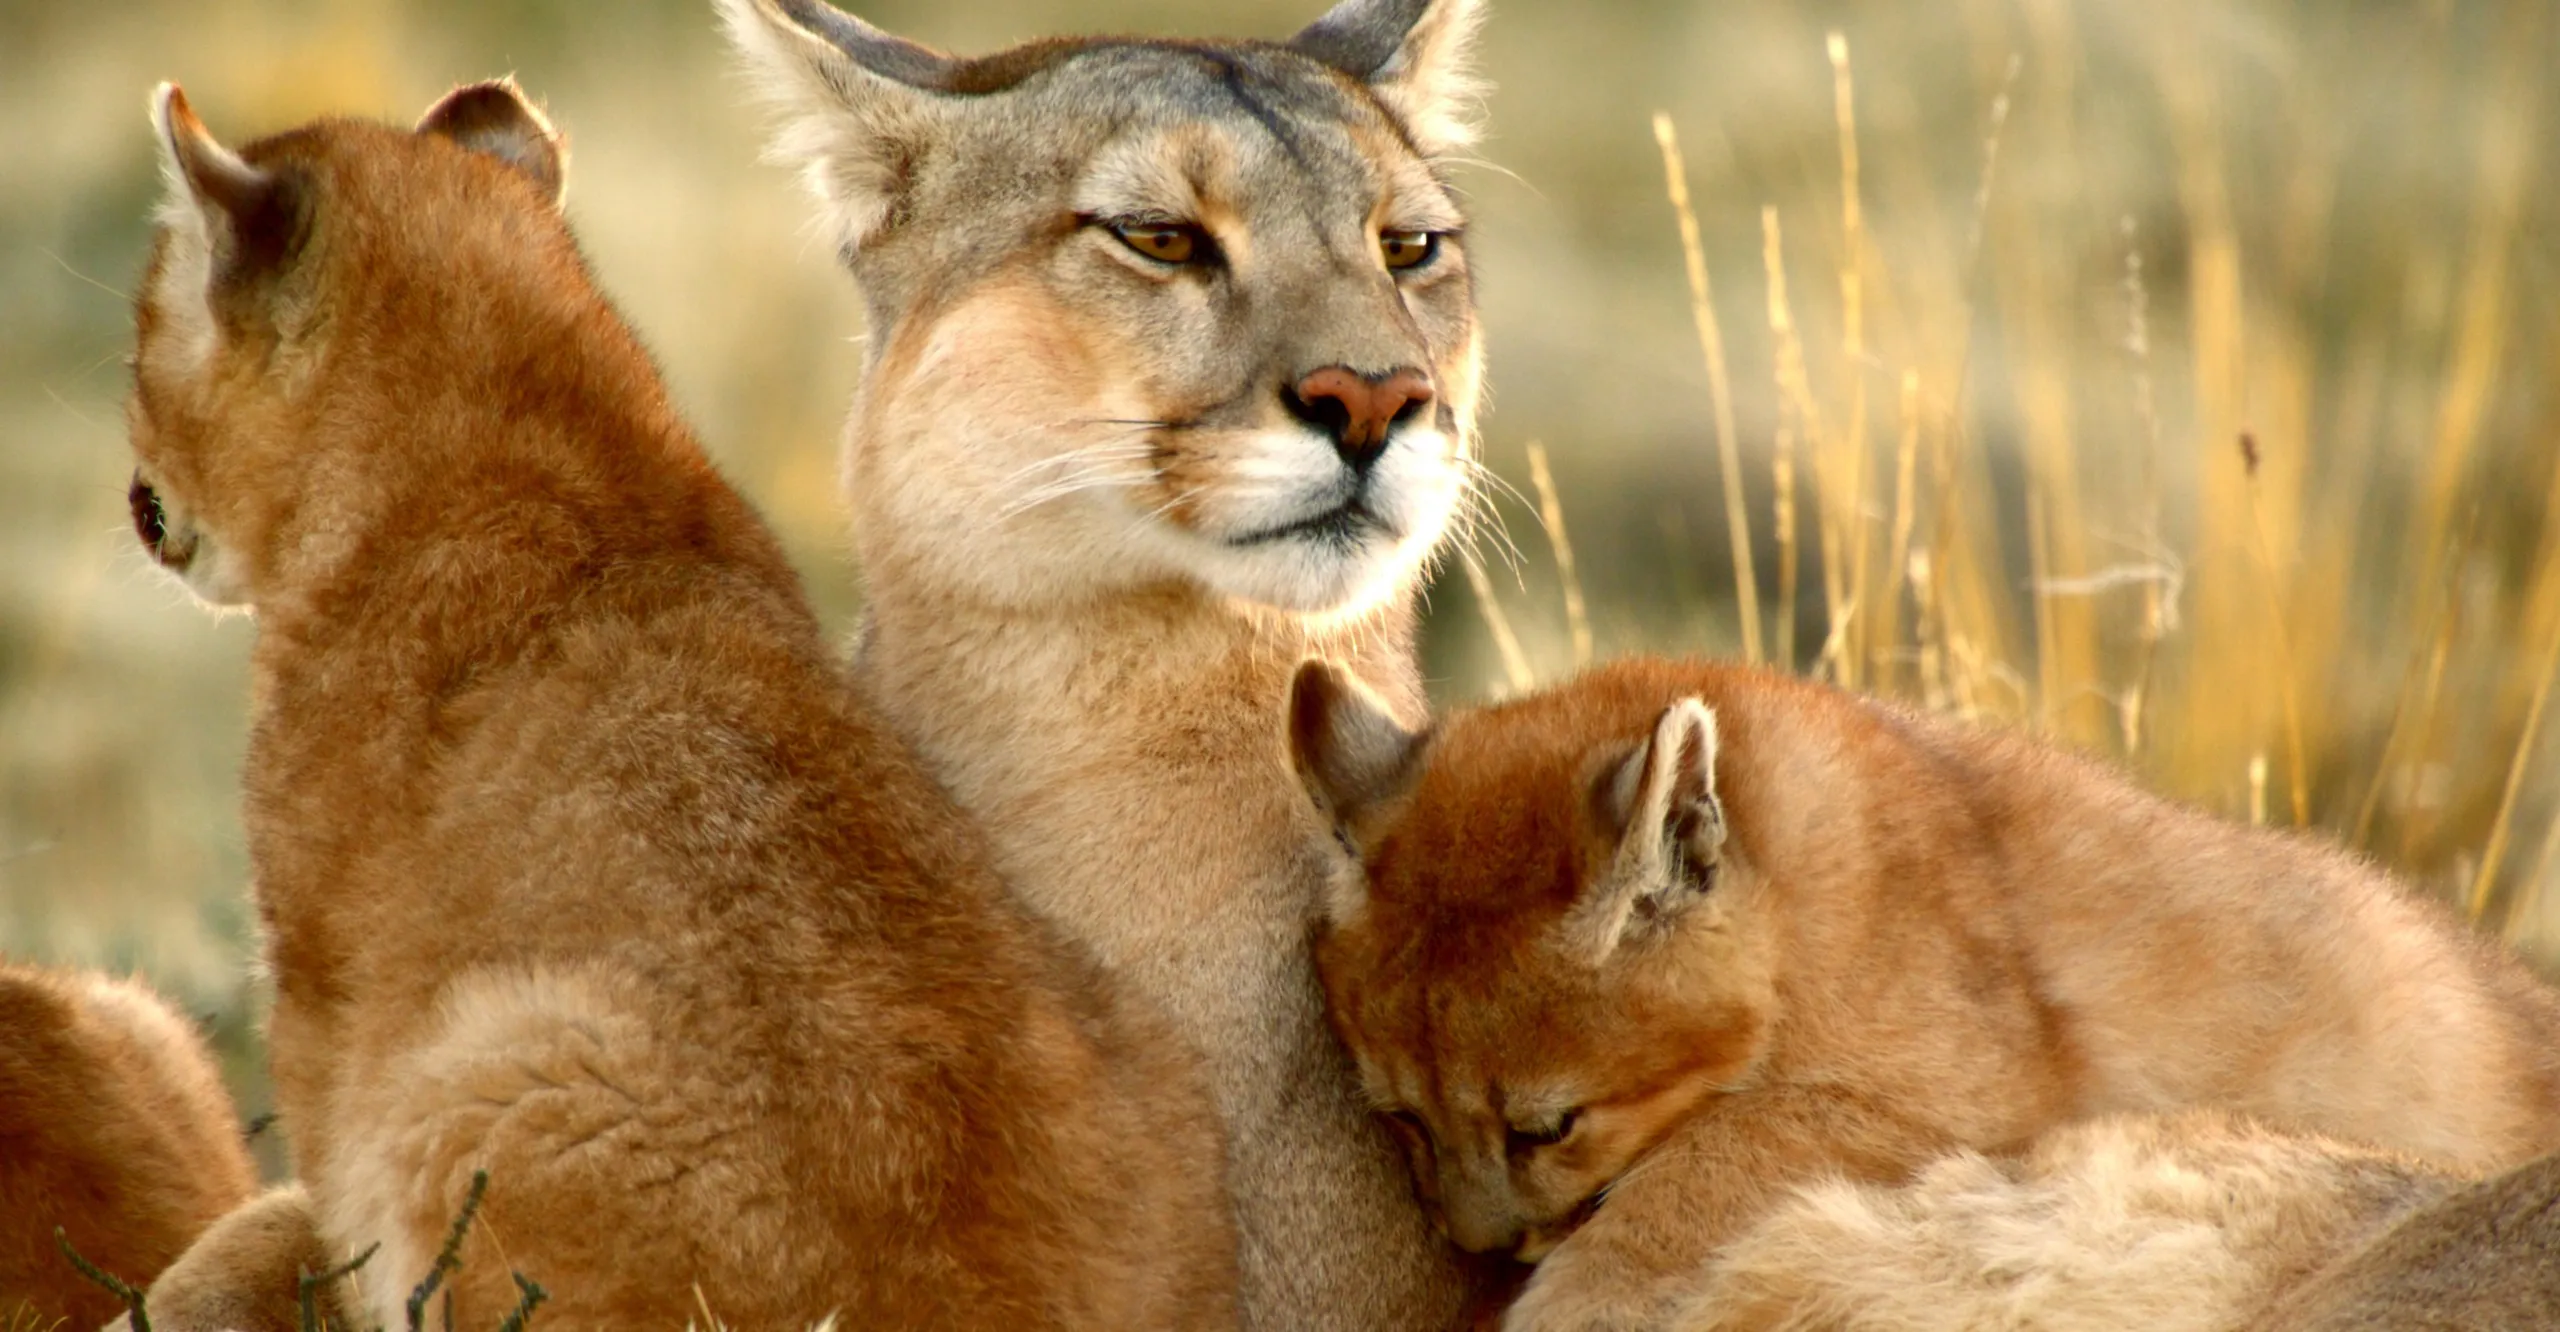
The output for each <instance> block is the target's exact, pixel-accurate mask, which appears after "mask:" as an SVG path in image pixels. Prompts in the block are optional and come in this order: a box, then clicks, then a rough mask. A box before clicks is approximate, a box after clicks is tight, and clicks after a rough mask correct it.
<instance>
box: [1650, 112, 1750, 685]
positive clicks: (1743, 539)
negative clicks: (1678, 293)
mask: <svg viewBox="0 0 2560 1332" xmlns="http://www.w3.org/2000/svg"><path fill="white" fill-rule="evenodd" d="M1653 137H1654V142H1655V143H1657V144H1659V145H1660V146H1661V148H1662V174H1663V179H1664V182H1665V190H1666V192H1667V193H1668V194H1669V195H1670V198H1671V212H1672V215H1673V216H1674V217H1676V218H1677V219H1679V223H1680V256H1681V260H1682V262H1683V263H1684V264H1685V265H1686V266H1687V268H1688V272H1689V317H1690V319H1691V320H1692V321H1693V322H1694V323H1696V324H1697V326H1698V350H1699V354H1700V355H1701V356H1703V357H1705V359H1706V363H1707V397H1708V401H1709V402H1710V404H1711V405H1712V406H1713V408H1714V411H1715V427H1716V466H1717V469H1718V472H1719V474H1720V476H1721V478H1722V480H1723V482H1724V522H1725V531H1726V533H1727V534H1728V535H1729V536H1730V538H1731V539H1732V542H1733V593H1734V600H1735V603H1736V604H1737V606H1738V607H1739V608H1740V609H1739V616H1740V618H1741V621H1742V656H1743V660H1745V661H1748V662H1751V663H1753V664H1755V665H1756V664H1758V663H1760V662H1762V661H1765V660H1767V657H1766V656H1765V655H1764V653H1763V652H1762V649H1761V645H1760V576H1759V572H1758V570H1756V569H1755V568H1753V566H1752V555H1751V509H1750V506H1749V504H1747V503H1746V502H1745V500H1744V496H1743V491H1742V450H1741V445H1740V442H1739V441H1738V440H1737V439H1736V437H1735V432H1734V424H1733V378H1732V375H1731V373H1730V372H1729V370H1728V369H1727V367H1726V363H1725V355H1724V326H1723V325H1722V324H1721V323H1720V322H1719V321H1718V320H1717V319H1716V305H1715V288H1714V286H1713V284H1711V283H1710V282H1709V280H1708V277H1707V251H1706V246H1705V245H1704V244H1703V243H1701V242H1700V240H1699V239H1698V214H1697V211H1696V210H1695V209H1694V208H1692V207H1691V206H1690V203H1689V172H1688V168H1687V167H1686V166H1685V165H1684V164H1683V163H1682V161H1681V158H1680V136H1679V132H1678V131H1677V130H1675V129H1674V128H1673V127H1672V124H1671V117H1670V116H1669V115H1668V114H1666V113H1664V112H1661V111H1656V112H1654V113H1653Z"/></svg>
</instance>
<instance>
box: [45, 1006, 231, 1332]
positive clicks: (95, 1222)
mask: <svg viewBox="0 0 2560 1332" xmlns="http://www.w3.org/2000/svg"><path fill="white" fill-rule="evenodd" d="M257 1187H258V1174H257V1170H256V1168H255V1167H253V1166H252V1165H251V1164H250V1162H249V1150H248V1147H247V1145H246V1143H245V1141H244V1140H243V1138H242V1137H241V1127H240V1118H239V1114H238V1112H237V1111H235V1110H234V1109H233V1107H232V1104H231V1096H230V1093H228V1092H226V1091H224V1090H223V1087H222V1075H221V1073H220V1072H219V1071H217V1070H216V1069H215V1067H214V1063H213V1057H212V1055H211V1054H210V1052H208V1051H207V1050H206V1049H205V1044H204V1040H203V1038H202V1037H201V1036H200V1035H198V1034H197V1032H196V1029H195V1025H194V1024H193V1023H191V1022H189V1021H188V1020H187V1019H186V1018H184V1017H182V1016H180V1015H179V1014H178V1013H176V1012H174V1011H172V1010H171V1009H170V1007H169V1005H168V1004H167V1003H165V1002H163V1001H162V1000H161V999H160V997H159V996H157V995H155V994H153V993H152V992H151V990H150V989H149V988H148V987H146V986H144V985H143V984H142V983H141V982H140V981H135V980H120V979H117V978H114V977H111V976H106V975H102V974H99V973H97V972H89V971H65V970H57V969H52V968H45V967H35V966H29V965H25V964H21V963H15V962H7V961H0V1327H21V1326H30V1325H31V1326H34V1327H38V1328H43V1327H48V1326H50V1325H52V1324H54V1323H56V1322H68V1323H69V1324H70V1325H71V1326H73V1327H80V1328H88V1327H96V1326H97V1325H99V1324H101V1323H104V1322H106V1321H107V1320H108V1319H110V1318H112V1317H114V1316H115V1315H116V1314H118V1313H119V1312H121V1311H122V1306H121V1305H119V1304H118V1303H117V1302H116V1299H115V1297H114V1296H112V1295H110V1294H108V1293H107V1292H106V1290H105V1289H103V1288H101V1287H100V1286H98V1285H96V1284H95V1283H93V1282H91V1281H90V1280H89V1279H88V1278H86V1277H84V1276H82V1275H80V1273H79V1271H78V1270H77V1269H75V1268H73V1267H72V1265H71V1263H70V1261H69V1260H68V1259H66V1258H65V1257H63V1254H62V1249H61V1247H60V1246H59V1245H58V1244H57V1243H56V1241H55V1238H54V1230H55V1228H56V1227H59V1228H61V1230H62V1231H63V1232H64V1233H63V1238H65V1239H68V1240H69V1241H70V1242H71V1245H72V1247H73V1248H75V1249H77V1250H79V1251H80V1254H81V1256H82V1257H84V1258H87V1259H88V1260H89V1261H90V1262H92V1263H95V1264H97V1265H98V1266H99V1267H100V1268H101V1269H102V1270H104V1271H106V1272H108V1273H109V1274H111V1275H114V1276H116V1277H118V1278H120V1279H122V1280H125V1281H128V1282H131V1283H133V1284H134V1285H137V1286H140V1285H143V1284H145V1283H147V1282H149V1281H150V1280H151V1279H152V1278H153V1277H155V1276H157V1275H159V1273H160V1270H161V1269H162V1268H165V1267H167V1266H168V1265H169V1264H170V1263H171V1262H172V1261H174V1260H176V1258H177V1257H178V1255H179V1254H180V1253H181V1252H183V1251H185V1249H186V1247H187V1245H188V1244H189V1243H190V1242H192V1241H193V1240H194V1239H195V1237H196V1235H197V1234H198V1233H199V1232H201V1231H202V1230H203V1229H204V1228H205V1227H206V1226H208V1225H211V1224H212V1223H213V1222H214V1220H215V1219H216V1218H218V1217H220V1216H221V1215H222V1214H223V1213H225V1212H227V1211H229V1210H231V1209H232V1208H233V1207H235V1206H237V1205H238V1204H239V1203H240V1202H242V1201H243V1200H245V1199H246V1198H248V1197H249V1195H250V1194H251V1193H252V1192H254V1191H256V1189H257ZM30 1319H31V1320H32V1323H30V1322H29V1321H28V1320H30Z"/></svg>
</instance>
